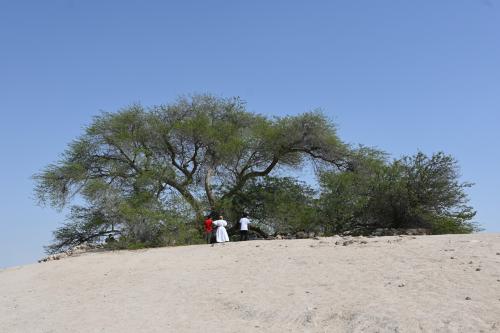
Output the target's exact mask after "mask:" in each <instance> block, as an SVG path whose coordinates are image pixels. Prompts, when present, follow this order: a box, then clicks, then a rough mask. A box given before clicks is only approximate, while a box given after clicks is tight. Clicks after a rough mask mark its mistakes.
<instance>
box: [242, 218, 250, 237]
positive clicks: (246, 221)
mask: <svg viewBox="0 0 500 333" xmlns="http://www.w3.org/2000/svg"><path fill="white" fill-rule="evenodd" d="M249 224H250V220H249V219H248V215H247V214H246V213H243V217H242V218H241V219H240V241H247V240H248V225H249Z"/></svg>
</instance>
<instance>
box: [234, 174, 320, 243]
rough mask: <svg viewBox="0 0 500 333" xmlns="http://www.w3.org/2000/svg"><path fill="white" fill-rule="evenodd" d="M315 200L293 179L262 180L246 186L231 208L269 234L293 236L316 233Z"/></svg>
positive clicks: (311, 190) (303, 185) (313, 196)
mask: <svg viewBox="0 0 500 333" xmlns="http://www.w3.org/2000/svg"><path fill="white" fill-rule="evenodd" d="M315 196H316V192H315V191H314V190H313V189H312V188H311V187H310V186H308V185H306V184H305V183H303V182H299V181H297V180H295V179H293V178H289V177H284V178H277V177H264V178H262V179H259V180H255V181H253V182H251V183H249V184H248V185H247V186H246V187H245V188H244V190H243V191H242V193H240V194H239V195H238V196H236V197H235V198H234V204H235V205H234V206H235V207H237V209H238V211H240V212H243V211H244V212H247V213H249V214H250V216H252V219H253V220H254V221H256V222H258V225H259V226H260V227H261V228H263V229H265V230H268V231H269V232H270V233H279V234H289V233H290V234H294V233H296V232H297V231H308V232H309V231H314V230H316V229H317V222H318V221H317V218H318V217H317V208H316V206H315V205H316V202H315V201H316V200H315Z"/></svg>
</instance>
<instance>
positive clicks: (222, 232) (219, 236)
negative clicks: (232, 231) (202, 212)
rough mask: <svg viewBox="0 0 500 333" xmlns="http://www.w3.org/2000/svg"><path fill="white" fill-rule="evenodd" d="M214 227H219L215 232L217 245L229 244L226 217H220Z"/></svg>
mask: <svg viewBox="0 0 500 333" xmlns="http://www.w3.org/2000/svg"><path fill="white" fill-rule="evenodd" d="M213 225H214V226H216V227H217V231H216V232H215V239H216V241H217V243H224V242H229V236H228V234H227V231H226V228H225V227H226V226H227V221H226V220H224V217H222V216H219V219H218V220H215V221H214V222H213Z"/></svg>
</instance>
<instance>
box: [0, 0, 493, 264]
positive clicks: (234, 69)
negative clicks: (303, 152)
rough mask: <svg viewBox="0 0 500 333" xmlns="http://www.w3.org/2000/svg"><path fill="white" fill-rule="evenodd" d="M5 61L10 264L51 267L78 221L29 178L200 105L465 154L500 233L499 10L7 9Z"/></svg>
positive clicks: (239, 5)
mask: <svg viewBox="0 0 500 333" xmlns="http://www.w3.org/2000/svg"><path fill="white" fill-rule="evenodd" d="M0 50H1V52H0V112H1V116H2V117H1V122H0V148H1V152H2V159H1V163H0V208H1V215H0V227H1V229H0V267H5V266H12V265H20V264H26V263H30V262H34V261H36V259H38V258H40V257H41V256H42V255H43V248H42V246H43V245H46V244H48V243H49V242H50V240H51V232H52V231H53V230H54V229H55V228H56V227H57V226H58V225H60V224H61V223H62V222H63V221H64V218H65V215H64V213H63V212H62V213H58V212H56V211H54V210H53V209H51V208H41V207H38V206H37V205H36V204H35V202H34V200H33V198H32V190H33V181H32V180H31V176H32V175H33V174H34V173H36V172H38V171H40V170H41V169H42V168H43V167H44V166H46V165H47V164H49V163H53V162H55V161H57V159H58V158H59V155H60V154H61V153H62V152H63V151H64V149H65V147H66V146H67V144H68V143H69V142H70V141H71V140H73V139H75V138H76V137H77V136H78V135H80V134H81V133H82V129H83V127H84V126H85V125H87V124H89V123H90V122H91V120H92V117H93V116H94V115H96V114H98V113H99V112H100V110H105V111H114V110H117V109H119V108H121V107H124V106H127V105H129V104H131V103H136V102H139V103H142V104H143V105H152V104H160V103H166V102H171V101H173V100H174V99H175V97H176V96H178V95H180V94H189V93H195V92H210V93H214V94H217V95H221V96H227V97H228V96H241V97H242V98H243V99H245V100H246V101H247V102H248V108H249V110H251V111H255V112H258V113H263V114H266V115H270V116H271V115H278V116H279V115H286V114H298V113H302V112H304V111H308V110H311V109H315V108H322V109H323V111H324V112H325V113H326V114H328V115H329V116H330V117H331V118H332V119H333V120H334V121H335V122H336V123H337V124H338V127H339V134H340V136H341V138H342V139H343V140H344V141H346V142H350V143H354V144H357V143H362V144H365V145H369V146H375V147H378V148H380V149H382V150H385V151H386V152H388V153H390V154H391V155H392V156H393V157H399V156H401V155H402V154H413V153H415V152H416V151H417V150H421V151H423V152H425V153H428V154H431V153H432V152H436V151H441V150H442V151H445V152H446V153H449V154H452V155H453V156H455V157H456V158H457V160H458V161H459V164H460V166H461V173H462V179H463V180H467V181H472V182H474V183H475V184H476V185H475V186H474V187H473V188H472V189H471V190H470V191H469V194H470V198H471V203H472V205H473V206H474V207H475V208H476V209H477V210H478V215H477V218H476V220H477V221H478V222H480V223H481V224H482V226H483V227H484V228H485V229H486V230H487V231H496V232H498V231H500V221H499V217H500V213H499V212H498V210H497V209H498V207H499V204H500V202H499V201H500V177H499V175H498V168H499V165H500V154H498V152H499V148H498V144H500V1H496V0H489V1H488V0H439V1H436V0H421V1H396V0H379V1H369V0H364V1H363V0H359V1H357V0H345V1H333V0H330V1H229V0H227V1H210V0H207V1H131V0H128V1H125V0H121V1H90V0H87V1H76V0H74V1H70V0H53V1H23V0H19V1H0Z"/></svg>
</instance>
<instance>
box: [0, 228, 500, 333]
mask: <svg viewBox="0 0 500 333" xmlns="http://www.w3.org/2000/svg"><path fill="white" fill-rule="evenodd" d="M365 241H366V242H367V243H364V242H365ZM343 242H344V241H343V240H342V239H341V238H321V239H319V240H314V239H305V240H276V241H249V242H241V243H227V244H224V245H217V246H215V247H210V246H208V245H201V246H187V247H176V248H161V249H150V250H140V251H119V252H113V253H91V254H85V255H81V256H78V257H70V258H66V259H63V260H60V261H52V262H47V263H41V264H33V265H28V266H23V267H15V268H10V269H6V270H2V271H0V331H1V332H72V333H76V332H500V234H476V235H456V236H418V237H410V236H405V237H379V238H364V239H355V242H354V243H352V244H349V245H347V246H343V245H342V244H343ZM336 243H337V245H336ZM466 298H470V300H468V299H466Z"/></svg>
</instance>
